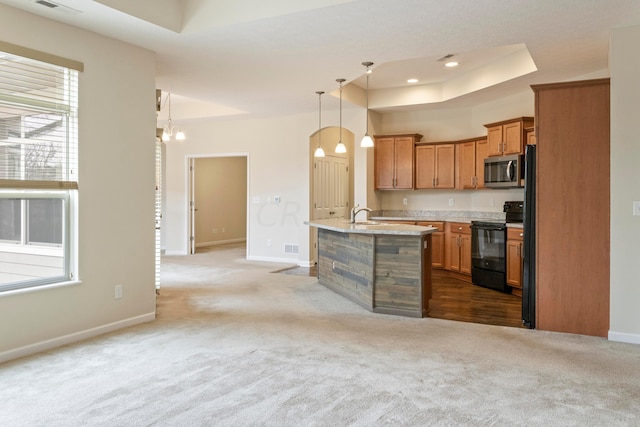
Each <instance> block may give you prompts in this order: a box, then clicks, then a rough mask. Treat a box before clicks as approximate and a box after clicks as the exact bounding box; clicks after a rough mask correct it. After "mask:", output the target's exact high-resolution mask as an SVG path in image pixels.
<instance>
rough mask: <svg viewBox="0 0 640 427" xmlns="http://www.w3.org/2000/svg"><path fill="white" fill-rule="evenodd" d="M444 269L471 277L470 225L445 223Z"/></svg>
mask: <svg viewBox="0 0 640 427" xmlns="http://www.w3.org/2000/svg"><path fill="white" fill-rule="evenodd" d="M444 234H445V235H444V238H445V249H444V250H445V268H446V269H447V270H449V271H455V272H458V273H462V274H465V275H471V224H468V223H465V222H446V223H445V232H444Z"/></svg>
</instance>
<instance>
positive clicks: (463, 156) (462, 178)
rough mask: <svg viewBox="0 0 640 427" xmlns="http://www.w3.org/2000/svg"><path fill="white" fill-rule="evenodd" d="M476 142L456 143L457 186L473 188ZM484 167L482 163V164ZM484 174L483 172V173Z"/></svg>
mask: <svg viewBox="0 0 640 427" xmlns="http://www.w3.org/2000/svg"><path fill="white" fill-rule="evenodd" d="M476 163H477V161H476V143H475V142H473V141H471V142H465V143H463V144H459V145H458V172H459V182H458V188H462V189H470V188H474V184H475V183H474V181H475V180H474V177H475V176H476V168H477V166H476ZM483 167H484V164H483ZM483 175H484V174H483Z"/></svg>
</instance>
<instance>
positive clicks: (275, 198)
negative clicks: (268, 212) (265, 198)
mask: <svg viewBox="0 0 640 427" xmlns="http://www.w3.org/2000/svg"><path fill="white" fill-rule="evenodd" d="M280 200H281V198H280V196H273V203H280Z"/></svg>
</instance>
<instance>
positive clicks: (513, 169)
mask: <svg viewBox="0 0 640 427" xmlns="http://www.w3.org/2000/svg"><path fill="white" fill-rule="evenodd" d="M523 182H524V156H523V155H521V154H515V155H512V156H500V157H487V158H486V159H484V186H485V187H488V188H517V187H522V186H523Z"/></svg>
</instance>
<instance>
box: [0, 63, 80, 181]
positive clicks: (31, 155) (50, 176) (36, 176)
mask: <svg viewBox="0 0 640 427" xmlns="http://www.w3.org/2000/svg"><path fill="white" fill-rule="evenodd" d="M77 92H78V71H76V70H74V69H70V68H67V67H64V66H60V65H56V64H51V63H47V62H42V61H38V60H34V59H31V58H25V57H22V56H17V55H14V54H12V53H8V52H2V51H0V189H1V188H10V189H19V190H20V189H37V190H46V189H76V188H78V170H77V169H78V167H77V164H78V152H77V145H78V143H77V141H78V123H77V122H78V121H77V117H78V105H77V99H78V95H77Z"/></svg>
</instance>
